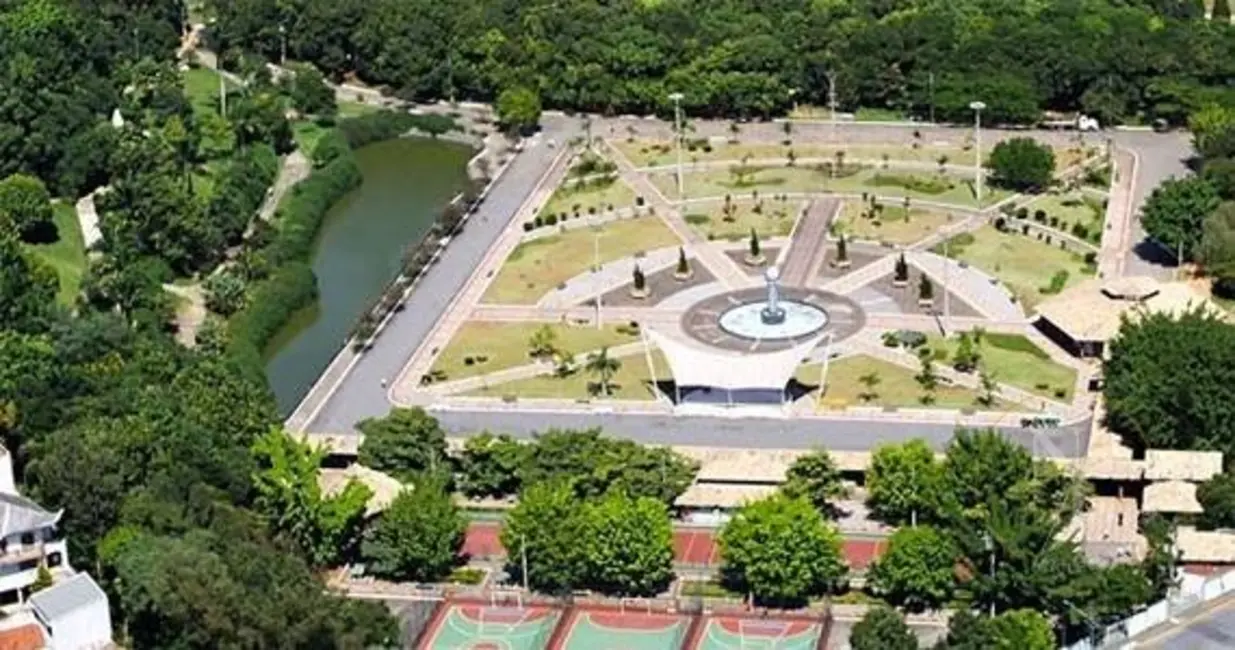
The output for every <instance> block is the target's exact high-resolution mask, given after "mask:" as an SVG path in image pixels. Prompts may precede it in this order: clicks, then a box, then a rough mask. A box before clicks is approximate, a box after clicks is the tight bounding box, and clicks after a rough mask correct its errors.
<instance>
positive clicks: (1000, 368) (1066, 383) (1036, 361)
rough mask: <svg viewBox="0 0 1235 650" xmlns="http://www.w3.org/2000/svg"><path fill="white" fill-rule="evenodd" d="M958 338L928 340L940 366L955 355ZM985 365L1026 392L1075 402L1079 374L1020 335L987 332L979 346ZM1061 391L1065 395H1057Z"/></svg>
mask: <svg viewBox="0 0 1235 650" xmlns="http://www.w3.org/2000/svg"><path fill="white" fill-rule="evenodd" d="M957 342H958V339H957V337H949V338H948V339H944V338H942V337H940V336H938V335H931V336H929V337H928V338H927V345H929V346H930V347H931V349H932V350H934V351H935V356H936V358H938V359H940V363H948V359H951V358H952V355H954V354H955V353H956V348H957ZM978 351H979V352H980V353H981V355H982V357H981V358H982V363H983V364H984V365H985V366H986V369H987V371H988V372H991V373H993V374H994V376H995V380H996V381H998V382H1000V383H1002V384H1008V385H1011V386H1016V387H1017V388H1020V389H1023V390H1027V391H1029V392H1032V393H1034V394H1037V395H1041V396H1043V397H1048V398H1051V399H1057V400H1061V401H1064V402H1071V401H1072V394H1073V389H1074V388H1075V386H1076V370H1075V369H1073V368H1070V367H1068V366H1065V365H1062V364H1059V363H1056V362H1055V361H1054V360H1053V359H1051V357H1050V355H1049V354H1047V353H1046V352H1045V351H1043V350H1042V349H1041V348H1039V347H1038V346H1037V345H1034V342H1033V341H1031V340H1029V339H1028V338H1026V337H1024V336H1021V335H1019V334H1001V333H998V332H987V333H985V334H983V335H982V343H981V345H979V346H978ZM1058 390H1062V391H1063V394H1062V395H1057V394H1056V391H1058Z"/></svg>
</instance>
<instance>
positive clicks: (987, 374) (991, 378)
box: [978, 364, 999, 408]
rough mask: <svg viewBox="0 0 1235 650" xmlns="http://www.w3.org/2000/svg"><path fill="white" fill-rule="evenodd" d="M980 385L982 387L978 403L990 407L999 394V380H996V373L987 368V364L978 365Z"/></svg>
mask: <svg viewBox="0 0 1235 650" xmlns="http://www.w3.org/2000/svg"><path fill="white" fill-rule="evenodd" d="M978 385H979V387H981V389H982V394H981V395H979V396H978V403H979V404H981V405H982V406H985V407H987V408H990V407H991V406H993V405H994V404H995V399H996V398H997V396H998V394H999V382H997V381H996V377H995V373H993V372H991V371H989V370H987V369H986V364H982V365H981V366H979V367H978Z"/></svg>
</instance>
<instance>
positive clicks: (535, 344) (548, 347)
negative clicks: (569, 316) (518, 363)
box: [527, 325, 557, 359]
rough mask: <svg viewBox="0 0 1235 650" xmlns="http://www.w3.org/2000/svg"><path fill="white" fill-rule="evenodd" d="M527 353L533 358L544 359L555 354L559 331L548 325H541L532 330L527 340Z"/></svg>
mask: <svg viewBox="0 0 1235 650" xmlns="http://www.w3.org/2000/svg"><path fill="white" fill-rule="evenodd" d="M527 348H528V349H527V354H528V356H530V357H532V358H533V359H543V358H545V357H551V356H553V353H554V352H555V351H556V350H557V332H555V331H554V330H553V328H552V327H549V326H548V325H541V326H540V327H537V328H536V329H535V330H533V331H532V336H531V337H530V338H529V339H528V342H527Z"/></svg>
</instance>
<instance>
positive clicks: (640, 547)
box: [576, 490, 673, 598]
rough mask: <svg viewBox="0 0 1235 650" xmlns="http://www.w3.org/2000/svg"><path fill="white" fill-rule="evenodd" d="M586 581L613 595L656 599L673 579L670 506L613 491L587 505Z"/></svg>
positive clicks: (585, 537)
mask: <svg viewBox="0 0 1235 650" xmlns="http://www.w3.org/2000/svg"><path fill="white" fill-rule="evenodd" d="M582 516H583V519H584V537H582V538H581V539H579V540H577V541H576V543H577V544H580V545H581V546H583V547H584V553H585V557H586V561H585V570H584V584H586V585H587V587H588V588H590V589H594V590H596V591H599V592H601V593H603V594H606V595H610V596H634V597H643V598H651V597H654V596H656V595H658V594H660V593H663V592H664V591H665V590H666V589H668V587H669V583H670V582H672V581H673V525H672V523H671V522H670V518H669V509H668V507H667V506H666V505H665V504H664V503H663V502H661V501H658V500H656V499H651V498H648V497H639V498H632V497H629V496H627V495H626V494H624V493H622V492H621V491H616V490H615V491H612V492H609V493H608V494H606V495H605V496H604V497H602V498H601V499H599V500H597V501H592V502H589V503H586V504H585V505H584V512H583V514H582Z"/></svg>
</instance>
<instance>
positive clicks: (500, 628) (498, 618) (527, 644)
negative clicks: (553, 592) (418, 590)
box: [422, 605, 558, 650]
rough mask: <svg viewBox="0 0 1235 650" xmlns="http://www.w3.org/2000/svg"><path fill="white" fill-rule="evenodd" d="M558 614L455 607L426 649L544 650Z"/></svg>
mask: <svg viewBox="0 0 1235 650" xmlns="http://www.w3.org/2000/svg"><path fill="white" fill-rule="evenodd" d="M557 619H558V613H557V612H556V611H553V610H550V609H548V608H546V607H484V606H480V605H453V606H451V608H450V611H448V612H446V614H445V615H444V616H442V618H441V621H440V622H439V623H438V624H437V627H436V628H435V629H434V630H433V634H432V635H431V636H430V637H429V639H428V640H427V642H426V643H424V644H423V645H422V648H425V649H426V650H544V649H545V646H547V645H548V643H549V637H550V636H551V635H552V634H553V628H554V626H555V625H556V624H557Z"/></svg>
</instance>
